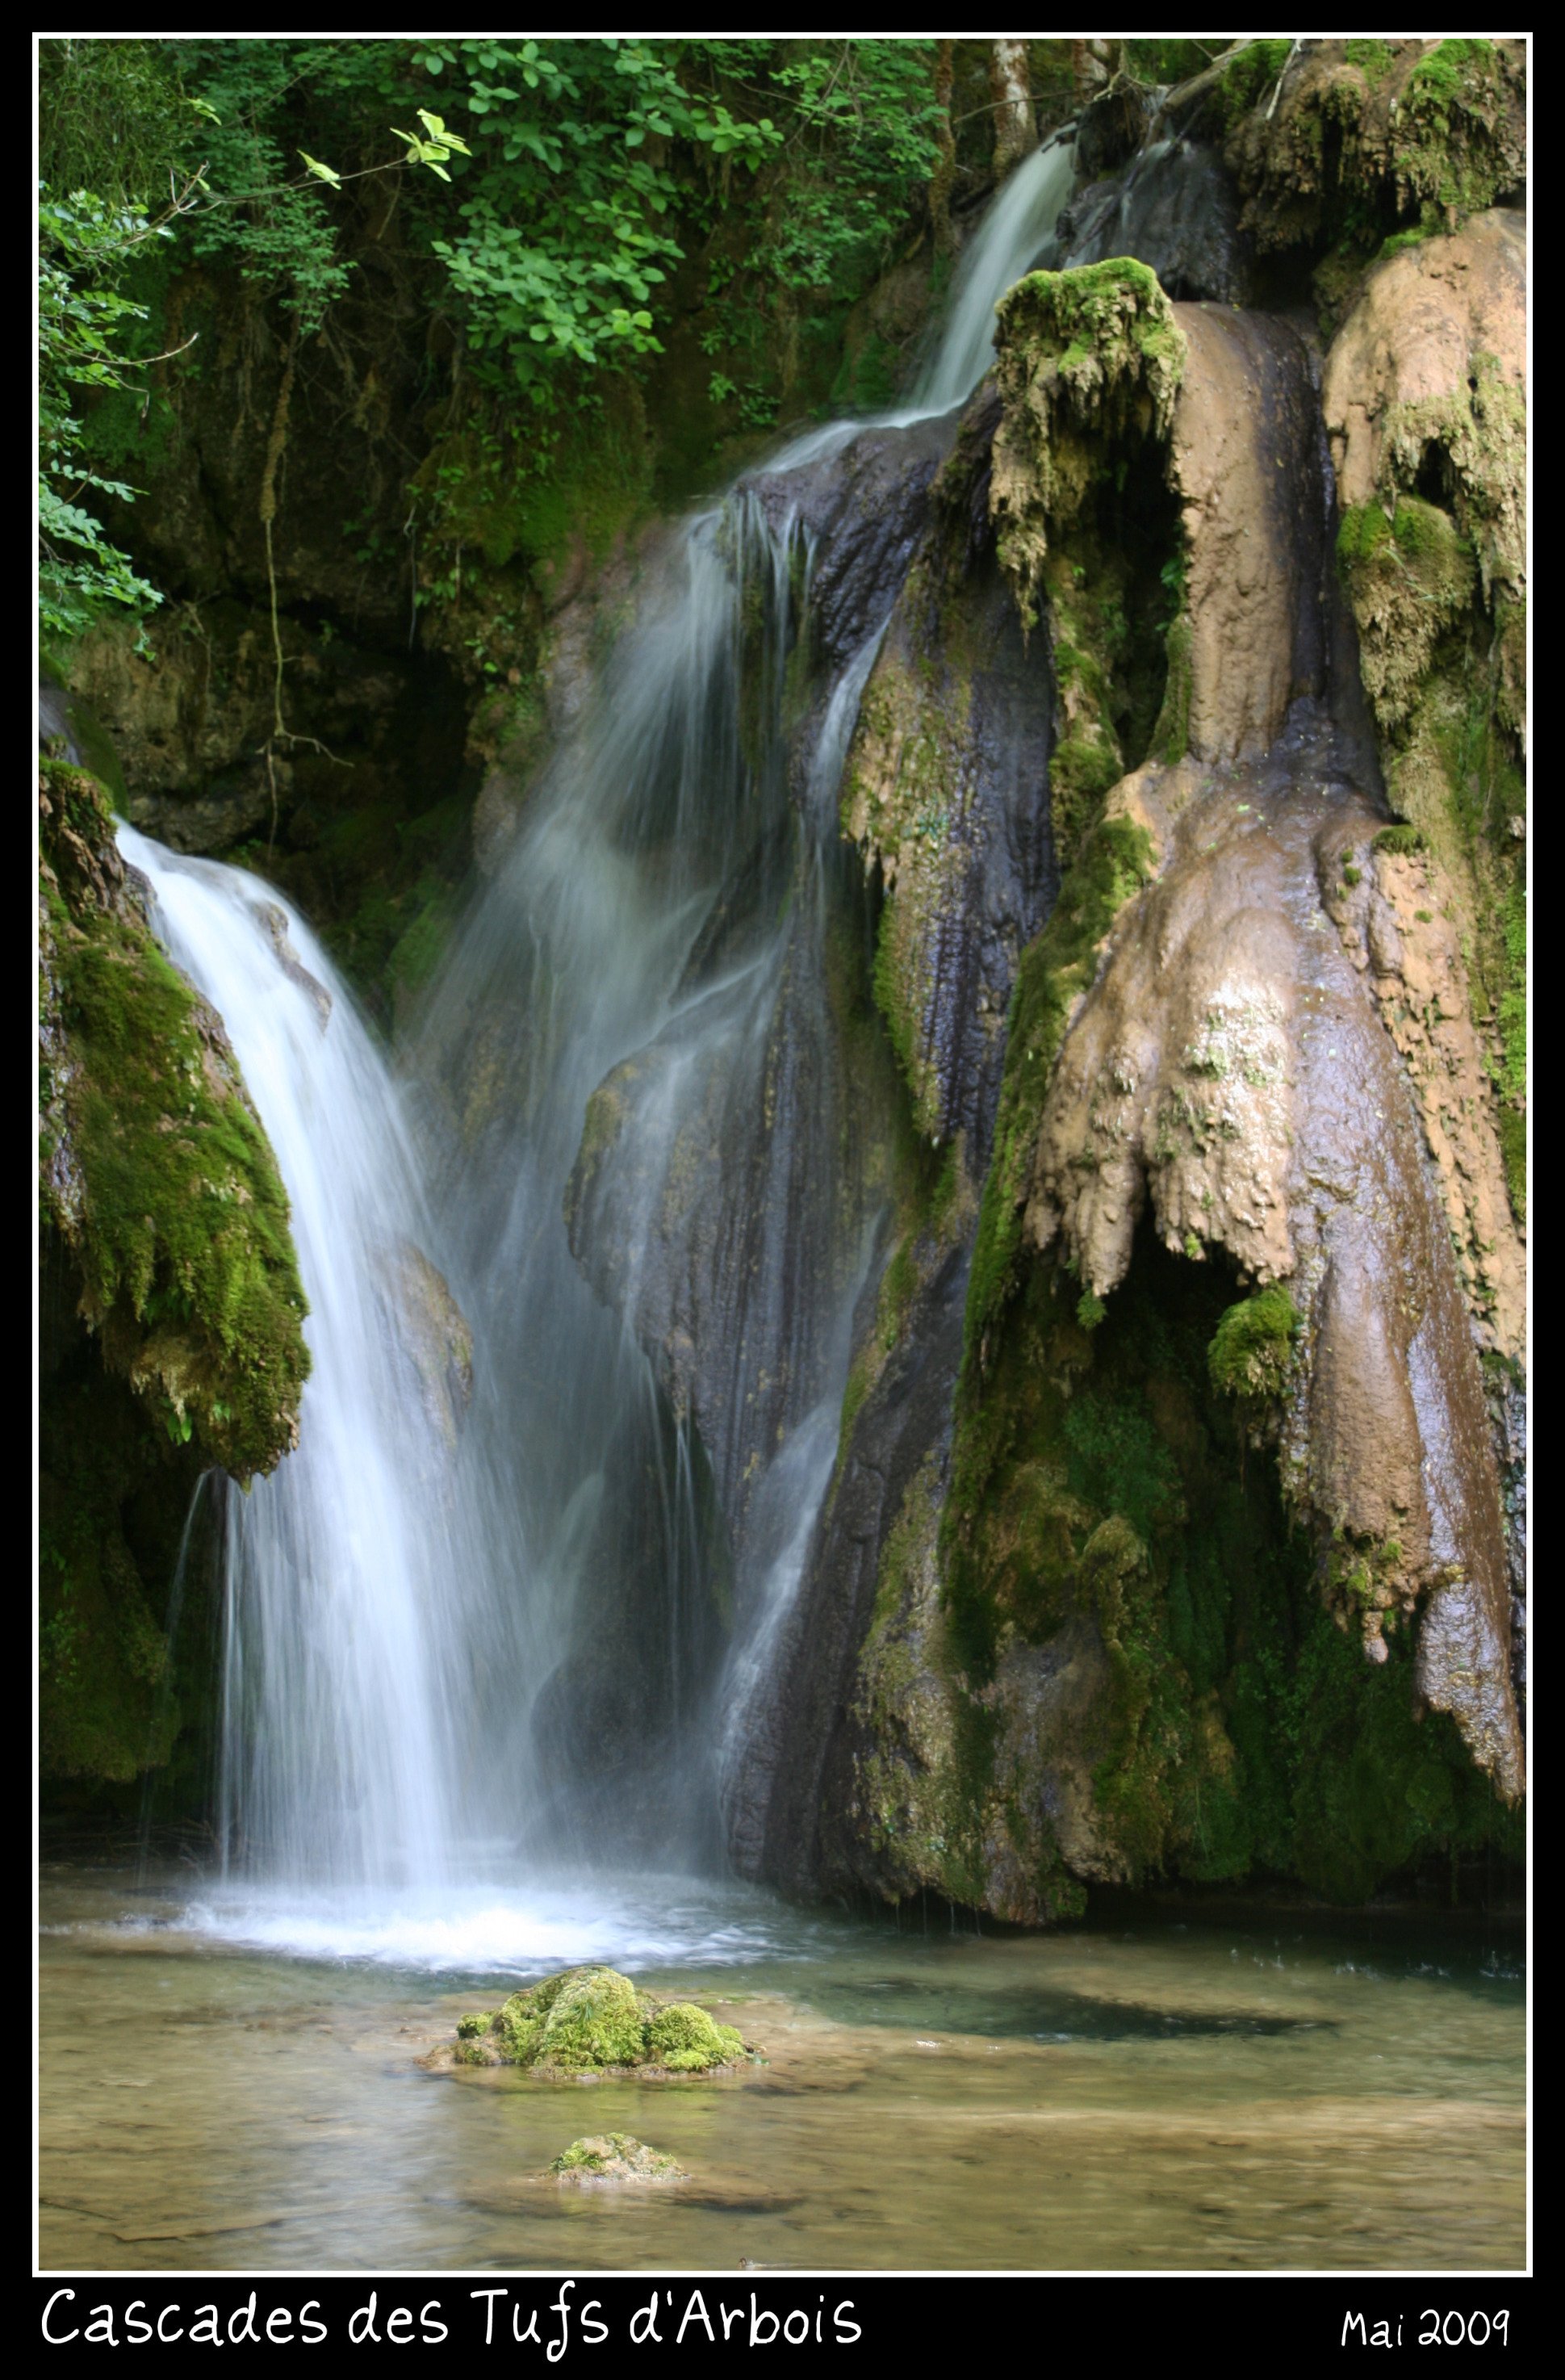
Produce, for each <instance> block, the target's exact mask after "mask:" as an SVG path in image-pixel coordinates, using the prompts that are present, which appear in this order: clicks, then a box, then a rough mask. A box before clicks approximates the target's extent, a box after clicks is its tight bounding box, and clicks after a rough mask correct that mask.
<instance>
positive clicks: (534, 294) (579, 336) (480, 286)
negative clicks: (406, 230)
mask: <svg viewBox="0 0 1565 2380" xmlns="http://www.w3.org/2000/svg"><path fill="white" fill-rule="evenodd" d="M414 63H415V64H416V65H417V66H419V67H421V68H422V69H423V71H424V72H425V73H426V74H429V75H431V76H435V75H438V76H440V77H441V78H442V89H443V91H445V92H446V93H447V106H448V107H452V106H456V107H460V108H461V109H462V110H463V111H464V114H465V116H466V117H467V119H470V120H471V122H472V126H473V135H472V163H471V166H470V168H469V169H468V170H467V171H466V172H465V173H463V174H462V176H461V179H460V182H459V183H458V184H457V185H456V187H457V189H458V197H457V204H456V213H457V215H458V216H459V218H460V221H461V225H462V228H461V229H460V230H459V231H456V232H455V233H454V234H452V235H451V236H444V235H442V236H438V237H435V238H434V239H433V241H432V246H433V249H434V252H435V254H436V255H437V256H439V257H440V258H441V259H442V260H443V262H444V264H445V267H446V270H447V272H448V273H449V275H450V278H451V283H452V285H453V287H454V289H455V291H456V292H457V294H458V295H459V296H460V297H462V298H463V299H464V300H465V301H466V313H467V336H468V339H469V342H470V344H471V346H473V347H474V349H475V350H477V351H478V352H479V353H480V354H482V355H484V356H486V357H491V358H496V357H498V358H503V360H504V362H505V365H506V367H507V370H508V373H509V375H510V376H511V377H512V378H513V379H514V380H515V381H516V382H517V383H520V385H521V386H522V387H523V388H524V389H525V390H526V391H527V392H528V395H529V396H530V397H531V398H532V399H533V400H534V402H536V403H540V404H544V403H547V402H548V401H549V399H550V397H551V395H552V392H553V389H554V386H555V383H556V381H557V377H558V372H559V370H560V368H561V367H562V366H568V367H578V368H585V369H587V370H591V369H593V368H594V367H596V366H599V365H601V364H607V363H615V362H620V361H623V360H625V359H626V358H633V357H637V356H641V355H648V354H656V353H658V352H660V351H661V349H660V342H659V340H658V339H657V337H656V335H655V334H654V327H653V316H652V312H651V310H650V307H649V299H650V298H651V297H652V296H653V294H654V292H655V291H656V290H657V289H658V288H659V286H660V285H661V284H662V283H663V282H664V281H665V280H666V279H667V275H668V272H669V269H670V268H671V267H672V266H673V264H675V263H677V262H678V261H679V260H680V258H681V256H682V255H683V252H684V251H683V249H682V247H681V244H680V241H679V239H678V237H676V235H675V232H674V230H673V226H672V225H671V224H670V222H669V220H668V218H669V216H670V214H671V212H672V211H673V208H674V206H675V203H676V201H677V200H678V197H679V189H678V185H677V183H676V180H675V178H674V176H673V173H672V172H671V171H670V169H669V167H668V166H667V164H661V163H658V162H654V161H655V159H656V158H658V157H659V156H661V154H662V152H664V150H665V148H666V145H667V144H668V143H671V142H675V141H679V142H688V143H691V144H693V145H695V146H696V147H697V148H698V149H702V150H705V151H706V152H709V153H710V156H711V157H713V158H714V159H717V160H719V161H721V163H722V166H723V167H724V168H725V169H726V168H729V167H731V166H732V165H734V164H740V165H743V166H746V167H748V168H751V169H753V168H754V167H755V166H756V165H757V164H758V163H759V162H760V159H761V158H762V156H763V155H764V154H765V153H766V151H767V150H768V148H769V147H770V146H772V145H774V144H775V143H776V141H777V140H778V138H779V135H778V134H777V131H776V128H775V127H774V126H773V125H772V124H771V122H770V119H768V118H762V119H761V120H760V121H759V122H758V123H743V122H741V121H739V120H738V119H737V118H735V117H734V115H732V114H731V113H730V111H729V110H728V108H727V107H726V106H724V105H722V103H720V102H716V101H712V100H709V99H705V98H699V97H696V96H693V95H692V94H691V93H690V92H689V91H687V90H686V88H685V84H684V83H683V82H682V80H681V79H680V77H679V74H678V72H677V71H676V66H675V62H674V60H673V57H672V56H671V55H670V54H669V48H668V45H666V44H660V45H658V46H656V47H654V46H652V45H650V44H649V43H646V42H622V41H597V42H558V41H555V42H536V41H529V42H522V43H520V44H518V45H510V44H506V43H503V42H494V41H491V40H474V41H465V42H431V43H429V44H426V45H425V47H424V48H422V49H421V50H420V51H419V53H418V54H417V56H416V59H415V61H414Z"/></svg>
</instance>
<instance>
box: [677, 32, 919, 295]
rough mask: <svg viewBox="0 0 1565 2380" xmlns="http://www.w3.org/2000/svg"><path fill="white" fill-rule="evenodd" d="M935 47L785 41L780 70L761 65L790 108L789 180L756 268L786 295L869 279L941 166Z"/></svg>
mask: <svg viewBox="0 0 1565 2380" xmlns="http://www.w3.org/2000/svg"><path fill="white" fill-rule="evenodd" d="M714 46H715V47H716V48H718V50H719V51H720V53H721V52H722V50H725V49H730V50H731V49H733V48H736V47H737V46H738V45H737V44H717V45H714ZM935 46H936V45H935V43H934V42H924V41H897V42H863V41H860V42H822V43H819V44H816V43H805V42H789V43H787V44H786V45H785V55H783V57H782V62H781V63H777V62H772V63H770V64H769V65H768V66H767V67H765V68H763V72H764V73H765V74H766V76H767V79H768V83H769V86H770V89H772V90H773V91H776V92H777V94H778V95H779V98H780V99H781V100H782V103H784V104H785V105H786V108H787V113H788V119H789V128H788V135H787V152H786V162H787V173H786V177H785V179H784V181H783V183H782V188H781V189H780V191H779V193H778V197H777V200H775V202H774V203H773V205H772V207H771V209H770V215H769V220H768V222H767V225H766V227H765V229H764V230H763V231H762V233H761V236H760V237H759V239H758V241H757V243H756V245H755V246H754V248H753V249H751V252H750V256H749V259H748V264H749V267H750V269H751V270H752V271H754V272H757V273H762V274H766V275H775V276H776V278H777V279H778V280H779V281H781V282H782V284H783V285H784V286H786V287H788V288H793V289H823V288H825V289H829V288H831V287H832V286H833V285H837V284H839V283H841V282H842V281H843V280H844V279H846V280H860V279H862V278H863V277H865V275H866V274H867V273H868V272H872V271H873V270H874V268H875V266H876V265H877V264H878V263H879V262H880V261H881V259H882V257H883V256H884V254H885V252H886V249H887V247H888V244H889V243H890V241H891V239H892V237H893V236H894V234H895V233H896V232H897V230H898V229H899V227H900V226H901V225H902V224H903V223H904V221H905V219H906V214H907V209H908V205H909V202H910V200H912V199H913V197H914V196H915V195H916V193H917V192H918V191H919V190H921V189H922V188H923V187H924V186H925V185H926V184H927V183H928V180H929V177H930V176H931V175H932V174H933V173H934V171H935V169H936V166H937V164H938V163H939V160H940V143H939V137H938V136H939V131H940V126H941V125H942V123H943V121H944V110H943V109H942V108H941V107H940V104H939V103H938V101H937V100H936V98H935V94H934V86H933V82H932V79H931V65H932V59H933V55H934V50H935Z"/></svg>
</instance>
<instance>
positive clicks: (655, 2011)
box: [431, 1967, 759, 2074]
mask: <svg viewBox="0 0 1565 2380" xmlns="http://www.w3.org/2000/svg"><path fill="white" fill-rule="evenodd" d="M758 2054H759V2053H758V2051H757V2050H756V2049H755V2048H754V2047H753V2046H752V2045H750V2044H749V2043H747V2042H746V2040H745V2038H744V2036H743V2034H740V2033H739V2032H738V2031H737V2030H736V2029H735V2027H734V2026H733V2025H729V2024H719V2023H717V2022H716V2021H715V2020H714V2019H713V2018H712V2017H711V2016H710V2015H709V2013H708V2011H707V2010H705V2009H702V2008H698V2007H697V2006H696V2005H695V2004H694V2002H693V2001H673V2002H667V2001H663V2000H660V1999H657V1998H654V1997H653V1996H652V1994H650V1993H649V1992H640V1991H637V1987H636V1985H634V1984H633V1983H632V1982H631V1980H630V1978H629V1976H628V1975H622V1974H620V1973H617V1972H616V1971H615V1970H614V1969H613V1967H567V1968H565V1969H564V1970H563V1972H562V1973H559V1974H557V1975H551V1976H550V1977H549V1978H548V1979H547V1981H546V1982H544V1983H541V1984H535V1985H532V1986H531V1987H530V1988H529V1989H528V1990H525V1991H519V1992H513V1993H512V1994H511V1997H510V1998H509V1999H507V2000H506V2001H505V2002H504V2003H503V2006H502V2007H500V2008H499V2009H496V2010H486V2011H483V2012H481V2013H479V2014H477V2015H472V2016H464V2017H459V2018H458V2019H457V2023H456V2040H455V2046H453V2047H452V2048H451V2049H449V2050H445V2049H441V2050H437V2051H436V2052H435V2053H434V2057H433V2059H432V2060H431V2062H432V2063H437V2064H444V2063H446V2062H447V2061H448V2060H449V2061H450V2062H452V2063H455V2065H458V2066H525V2067H528V2069H531V2070H536V2071H538V2072H540V2073H543V2074H601V2073H609V2072H621V2071H629V2070H640V2071H645V2072H649V2073H657V2074H710V2073H712V2072H714V2071H716V2070H720V2069H723V2068H727V2067H730V2066H733V2065H735V2064H737V2063H739V2062H741V2061H742V2060H744V2059H746V2058H756V2057H758Z"/></svg>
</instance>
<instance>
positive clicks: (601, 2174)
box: [549, 2132, 686, 2182]
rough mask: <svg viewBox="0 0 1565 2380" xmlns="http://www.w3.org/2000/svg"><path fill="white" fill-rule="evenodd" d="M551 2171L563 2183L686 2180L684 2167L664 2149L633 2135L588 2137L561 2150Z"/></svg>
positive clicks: (621, 2133) (606, 2133) (602, 2134)
mask: <svg viewBox="0 0 1565 2380" xmlns="http://www.w3.org/2000/svg"><path fill="white" fill-rule="evenodd" d="M549 2171H550V2172H551V2173H552V2175H554V2176H555V2178H556V2179H557V2180H560V2181H576V2182H614V2181H630V2182H647V2181H650V2182H669V2181H684V2180H685V2179H686V2175H685V2168H684V2167H683V2166H682V2165H681V2164H679V2162H678V2160H677V2159H676V2158H674V2157H671V2156H665V2155H664V2154H663V2152H662V2151H661V2149H654V2148H650V2147H649V2145H648V2143H646V2142H645V2141H638V2140H637V2139H636V2137H635V2136H634V2134H633V2133H630V2132H596V2133H589V2134H588V2136H587V2137H586V2138H585V2139H583V2140H579V2141H573V2142H572V2143H571V2144H570V2147H569V2148H568V2149H562V2151H561V2152H560V2155H558V2156H557V2157H555V2158H554V2159H553V2160H552V2163H551V2165H550V2167H549Z"/></svg>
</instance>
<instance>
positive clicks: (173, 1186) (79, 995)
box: [39, 760, 309, 1480]
mask: <svg viewBox="0 0 1565 2380" xmlns="http://www.w3.org/2000/svg"><path fill="white" fill-rule="evenodd" d="M39 821H40V844H39V851H40V860H39V896H40V921H39V922H40V964H41V978H42V979H41V1011H42V1035H41V1038H42V1080H41V1085H40V1094H41V1096H40V1108H41V1111H42V1137H41V1143H40V1150H39V1172H40V1191H41V1198H42V1212H43V1220H44V1223H45V1226H46V1228H47V1229H49V1230H52V1231H53V1232H54V1233H56V1234H57V1235H58V1238H59V1239H60V1240H61V1241H63V1242H64V1244H65V1245H66V1247H67V1249H68V1250H69V1252H70V1256H71V1257H72V1259H73V1260H74V1264H75V1268H76V1271H77V1274H78V1278H79V1311H80V1314H81V1317H82V1318H83V1319H84V1320H85V1321H86V1322H87V1324H88V1325H89V1327H90V1328H91V1329H92V1330H95V1331H96V1332H97V1333H98V1334H99V1336H100V1339H101V1342H102V1344H103V1355H104V1360H105V1362H106V1363H107V1364H108V1366H109V1367H110V1368H111V1370H114V1371H115V1372H118V1373H119V1374H121V1375H122V1376H123V1377H124V1378H127V1380H128V1381H129V1384H130V1386H131V1388H132V1390H134V1391H135V1392H136V1394H137V1395H138V1396H139V1397H140V1398H141V1399H142V1400H143V1401H144V1402H145V1403H146V1404H147V1406H148V1407H149V1408H150V1409H151V1413H152V1416H153V1417H154V1419H155V1420H156V1422H157V1423H158V1424H160V1425H161V1426H162V1427H165V1428H166V1430H167V1432H168V1435H169V1437H170V1439H172V1440H173V1441H174V1442H175V1443H176V1444H181V1445H183V1444H189V1443H191V1442H192V1440H193V1441H194V1443H195V1444H196V1446H197V1447H198V1448H199V1450H200V1453H201V1455H202V1456H203V1457H204V1459H205V1461H206V1462H207V1463H215V1464H220V1465H221V1466H222V1467H223V1468H224V1470H227V1471H229V1472H230V1473H232V1474H233V1475H235V1476H236V1477H237V1478H239V1479H241V1480H243V1479H246V1478H248V1477H249V1475H251V1474H252V1473H254V1472H257V1471H270V1470H271V1469H272V1468H273V1464H275V1463H277V1462H278V1460H279V1459H280V1458H281V1457H282V1456H283V1455H284V1454H285V1453H286V1452H287V1451H289V1449H290V1447H292V1445H293V1444H294V1443H295V1441H296V1439H297V1431H298V1408H299V1397H300V1392H301V1390H302V1388H303V1385H304V1380H305V1378H306V1375H307V1374H308V1372H309V1353H308V1350H307V1348H306V1346H305V1342H304V1330H303V1325H304V1317H305V1314H306V1311H307V1307H306V1303H305V1296H304V1290H303V1287H302V1284H301V1282H300V1281H299V1275H298V1267H297V1258H296V1257H295V1253H294V1247H293V1242H292V1239H291V1236H290V1233H289V1220H288V1201H287V1196H286V1194H285V1190H284V1188H283V1184H282V1180H281V1177H280V1175H279V1174H278V1172H277V1166H276V1160H275V1159H274V1158H273V1153H272V1149H271V1147H270V1145H269V1144H268V1142H267V1139H266V1135H265V1134H264V1132H263V1131H262V1129H261V1122H260V1119H259V1118H258V1116H257V1115H256V1112H255V1110H254V1108H253V1107H252V1106H251V1104H250V1100H249V1096H248V1094H247V1092H246V1090H245V1087H244V1084H243V1081H242V1080H241V1078H240V1075H239V1070H238V1067H237V1063H236V1062H235V1058H234V1053H233V1050H231V1048H230V1047H229V1043H228V1038H227V1035H226V1033H225V1032H224V1027H223V1023H222V1020H221V1018H220V1017H218V1016H217V1014H215V1012H214V1011H213V1010H212V1009H211V1008H210V1007H209V1006H208V1005H207V1003H206V1002H205V1001H203V1000H201V999H200V997H199V996H198V994H197V993H196V992H195V991H194V990H192V988H191V987H190V985H189V984H188V983H187V982H186V980H185V978H184V977H183V976H181V975H180V974H179V973H178V972H177V971H176V968H174V967H173V966H172V965H170V964H169V961H168V959H167V958H166V957H165V956H164V953H163V951H162V950H161V949H160V948H159V947H158V944H157V942H156V941H155V940H154V938H153V935H152V929H151V928H150V926H149V924H148V922H147V918H146V915H145V912H144V910H143V908H142V906H141V905H140V899H139V897H138V893H137V890H136V884H135V880H134V879H133V878H132V877H131V876H130V875H129V874H128V873H127V869H126V867H125V864H124V862H123V860H122V859H121V857H120V855H119V851H118V848H117V846H116V845H115V840H114V819H113V813H112V811H111V808H110V806H109V799H108V795H106V793H105V792H104V790H103V786H102V785H100V784H99V783H97V782H96V780H95V779H94V778H92V777H90V776H88V775H86V774H85V773H84V772H83V771H80V770H79V769H73V768H69V767H67V766H66V765H65V764H64V763H63V762H59V761H49V760H45V761H44V762H42V764H41V766H40V771H39Z"/></svg>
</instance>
